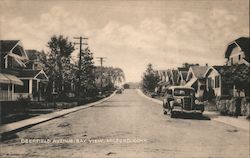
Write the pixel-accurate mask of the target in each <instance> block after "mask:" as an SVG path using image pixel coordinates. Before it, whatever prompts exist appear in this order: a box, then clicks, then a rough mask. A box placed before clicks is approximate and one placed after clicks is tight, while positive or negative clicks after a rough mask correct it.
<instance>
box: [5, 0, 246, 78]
mask: <svg viewBox="0 0 250 158" xmlns="http://www.w3.org/2000/svg"><path fill="white" fill-rule="evenodd" d="M248 14H249V0H127V1H126V0H120V1H117V0H116V1H112V0H108V1H104V0H99V1H97V0H96V1H90V0H85V1H80V0H71V1H66V0H50V1H49V0H32V1H31V0H0V38H1V39H20V40H21V41H22V43H23V45H24V47H25V49H37V50H42V49H43V50H46V43H47V42H48V40H49V39H50V37H51V36H52V35H54V34H55V35H59V34H62V35H64V36H68V37H69V39H70V40H72V41H74V39H73V37H75V36H87V37H88V38H89V40H88V43H89V47H90V49H91V50H92V52H93V53H94V57H100V56H105V57H107V59H106V62H105V63H104V65H105V66H114V67H120V68H122V69H123V70H124V71H125V75H126V79H127V81H138V80H140V79H141V76H142V73H143V71H144V70H145V68H146V65H147V64H148V63H152V64H153V66H154V68H155V69H168V68H175V67H177V66H181V65H182V63H184V62H190V63H200V64H201V65H205V63H208V64H209V65H218V64H223V63H224V62H225V59H224V56H223V55H224V51H225V49H226V45H227V44H228V43H229V42H231V41H233V40H234V39H236V38H238V37H240V36H249V15H248ZM78 51H79V50H76V52H75V53H74V54H76V53H77V52H78ZM73 56H75V55H73ZM95 64H96V65H98V64H99V63H98V62H97V61H96V62H95Z"/></svg>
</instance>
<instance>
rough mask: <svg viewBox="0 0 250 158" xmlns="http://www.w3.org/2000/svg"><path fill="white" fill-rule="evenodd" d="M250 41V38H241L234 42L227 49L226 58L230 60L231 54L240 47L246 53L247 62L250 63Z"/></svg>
mask: <svg viewBox="0 0 250 158" xmlns="http://www.w3.org/2000/svg"><path fill="white" fill-rule="evenodd" d="M249 45H250V39H249V37H240V38H238V39H236V40H234V41H233V42H231V43H230V44H229V45H228V47H227V49H226V52H225V58H229V57H230V55H231V53H232V50H233V49H234V48H235V47H239V48H240V49H241V50H242V51H243V52H244V53H245V59H246V61H248V62H249V53H250V52H249V51H250V48H249V47H250V46H249Z"/></svg>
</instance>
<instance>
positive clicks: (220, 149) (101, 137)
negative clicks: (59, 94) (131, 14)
mask: <svg viewBox="0 0 250 158" xmlns="http://www.w3.org/2000/svg"><path fill="white" fill-rule="evenodd" d="M46 140H47V142H46ZM0 149H1V157H6V158H12V157H23V158H29V157H39V158H42V157H47V158H70V157H73V158H82V157H86V158H92V157H99V158H103V157H121V158H123V157H131V158H132V157H136V158H137V157H138V158H141V157H142V158H144V157H146V158H152V157H155V158H166V157H170V158H173V157H185V158H187V157H216V158H218V157H223V158H244V157H245V158H248V157H249V133H248V132H247V131H244V130H241V129H238V128H235V127H233V126H229V125H226V124H223V123H219V122H216V121H212V120H210V119H209V117H208V116H203V117H202V118H175V119H172V118H170V117H169V115H163V112H162V107H161V106H160V105H158V104H156V103H154V102H152V101H150V100H148V99H146V98H144V97H142V96H141V95H139V94H138V91H137V90H134V89H129V90H125V91H124V92H123V93H122V94H117V95H115V96H114V97H113V98H111V99H110V100H107V101H105V102H103V103H101V104H99V105H96V106H93V107H90V108H87V109H83V110H80V111H78V112H75V113H71V114H69V115H66V116H64V117H61V118H57V119H54V120H51V121H48V122H45V123H42V124H39V125H36V126H33V127H31V128H28V129H26V130H23V131H21V132H19V133H17V137H16V138H13V139H10V140H7V141H5V142H2V143H1V147H0Z"/></svg>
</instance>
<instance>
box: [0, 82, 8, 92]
mask: <svg viewBox="0 0 250 158" xmlns="http://www.w3.org/2000/svg"><path fill="white" fill-rule="evenodd" d="M0 90H3V91H7V90H8V84H3V83H0Z"/></svg>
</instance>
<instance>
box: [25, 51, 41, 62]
mask: <svg viewBox="0 0 250 158" xmlns="http://www.w3.org/2000/svg"><path fill="white" fill-rule="evenodd" d="M25 51H26V53H27V56H28V57H29V60H36V59H37V58H38V51H37V50H34V49H32V50H25Z"/></svg>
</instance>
